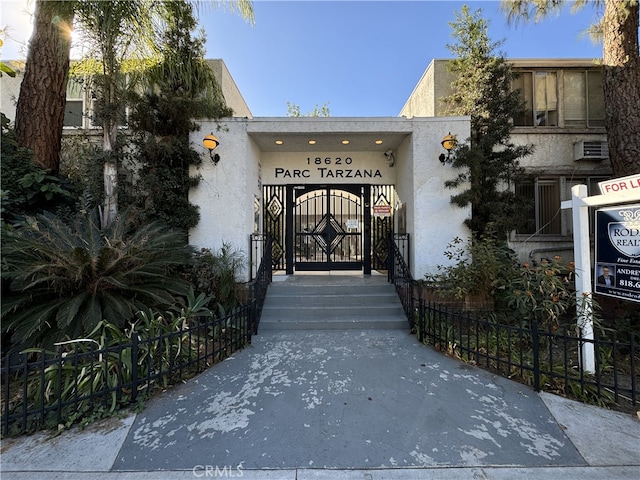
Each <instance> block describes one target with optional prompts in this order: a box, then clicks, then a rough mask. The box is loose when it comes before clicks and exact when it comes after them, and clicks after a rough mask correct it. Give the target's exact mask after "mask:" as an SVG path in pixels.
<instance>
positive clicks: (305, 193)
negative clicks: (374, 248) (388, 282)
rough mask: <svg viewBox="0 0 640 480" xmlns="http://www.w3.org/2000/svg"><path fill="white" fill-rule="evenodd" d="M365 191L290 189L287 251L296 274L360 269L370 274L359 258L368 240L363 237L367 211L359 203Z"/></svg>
mask: <svg viewBox="0 0 640 480" xmlns="http://www.w3.org/2000/svg"><path fill="white" fill-rule="evenodd" d="M365 190H366V192H365ZM368 190H369V186H368V185H367V186H345V187H338V188H334V187H320V188H318V187H314V186H305V187H297V188H294V190H293V192H294V195H293V197H294V198H293V200H294V209H293V218H292V220H293V230H292V231H293V242H292V243H293V245H292V247H293V248H292V249H289V248H287V250H288V251H290V252H291V253H292V257H293V263H294V265H295V269H296V270H298V271H308V270H362V269H363V267H364V268H365V270H368V271H369V272H370V271H371V265H370V261H368V260H369V258H370V257H369V256H368V255H367V256H365V255H363V252H365V251H369V250H370V246H368V245H365V244H364V241H366V240H367V239H370V236H369V235H363V233H365V231H368V230H369V228H368V225H369V224H370V220H369V218H368V217H369V216H370V210H369V209H365V208H364V202H363V199H364V198H368V196H369V195H368V194H367V193H368ZM367 243H368V242H367ZM287 246H289V244H288V245H287ZM365 263H367V264H368V265H365Z"/></svg>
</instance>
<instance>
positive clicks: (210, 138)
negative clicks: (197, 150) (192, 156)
mask: <svg viewBox="0 0 640 480" xmlns="http://www.w3.org/2000/svg"><path fill="white" fill-rule="evenodd" d="M202 144H203V145H204V148H206V149H207V150H209V157H210V158H211V163H213V164H214V165H217V164H218V162H219V161H220V155H218V154H217V153H213V151H214V150H215V149H216V148H217V147H218V145H220V140H218V137H216V136H215V135H214V134H213V133H210V134H208V135H205V136H204V138H203V139H202Z"/></svg>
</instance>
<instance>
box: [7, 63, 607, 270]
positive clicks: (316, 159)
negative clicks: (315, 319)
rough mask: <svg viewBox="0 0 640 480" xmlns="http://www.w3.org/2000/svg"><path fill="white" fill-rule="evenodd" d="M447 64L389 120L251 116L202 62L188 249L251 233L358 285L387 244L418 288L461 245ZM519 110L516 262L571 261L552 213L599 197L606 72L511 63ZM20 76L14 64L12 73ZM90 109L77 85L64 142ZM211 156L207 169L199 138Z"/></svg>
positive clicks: (282, 266) (466, 122)
mask: <svg viewBox="0 0 640 480" xmlns="http://www.w3.org/2000/svg"><path fill="white" fill-rule="evenodd" d="M446 63H447V60H433V61H432V62H431V63H430V64H429V65H428V66H427V68H426V70H425V72H424V74H423V76H422V78H421V79H419V80H418V82H417V84H416V87H415V89H414V91H413V93H412V94H411V95H410V97H409V98H408V99H407V101H406V103H405V105H404V107H402V108H401V109H400V110H399V116H398V117H379V118H378V117H375V118H341V117H302V118H291V117H285V118H254V117H253V115H252V114H251V111H250V108H249V106H248V105H247V104H246V102H245V101H244V99H243V97H242V94H241V92H240V91H239V90H238V88H237V86H236V84H235V82H234V80H233V78H232V76H231V74H230V73H229V71H228V69H227V67H226V66H225V64H224V62H223V61H222V60H210V61H209V64H210V66H211V68H212V70H213V71H214V73H215V75H216V78H217V80H218V83H219V85H220V87H221V90H222V92H223V95H224V97H225V99H226V101H227V104H228V105H229V107H231V108H232V109H233V111H234V116H233V117H231V118H224V119H221V120H220V121H219V122H213V121H211V122H206V121H205V122H202V123H201V129H200V131H198V132H196V133H193V134H192V136H191V141H192V144H193V146H194V148H195V149H197V150H199V151H200V152H201V154H202V156H203V158H205V161H204V163H203V165H202V167H201V168H200V171H199V173H200V174H201V176H202V181H201V183H200V185H199V186H198V187H197V188H196V189H193V190H192V192H191V193H190V199H191V201H192V202H193V203H195V204H196V205H198V206H199V207H200V213H201V221H200V224H199V225H198V226H197V227H196V228H194V229H193V230H192V231H191V232H190V241H191V243H192V244H194V245H195V246H197V247H207V248H211V249H212V250H214V251H216V250H217V249H219V248H220V247H221V246H222V245H223V244H225V243H228V244H232V245H233V246H235V247H236V248H240V249H242V250H245V251H246V250H248V249H249V248H250V246H249V238H250V235H252V234H256V233H258V234H270V235H272V237H273V238H274V269H276V270H281V271H284V272H287V273H295V272H296V271H303V270H334V269H353V270H361V271H362V272H363V273H365V274H368V273H369V272H371V271H375V270H383V269H385V267H386V254H387V249H386V246H387V239H388V236H389V235H390V234H398V235H405V238H406V234H408V238H409V239H410V249H409V252H410V253H409V255H408V258H407V260H408V263H409V265H410V268H411V271H412V273H413V275H414V277H415V278H422V277H423V276H424V275H425V274H426V273H434V272H435V270H436V269H437V266H438V265H443V264H446V263H447V259H446V258H445V257H444V254H443V252H444V250H445V248H446V247H447V245H448V244H449V243H450V242H451V241H452V240H453V239H454V238H455V237H460V238H463V239H465V238H467V237H468V235H469V231H468V229H467V228H466V227H465V226H464V224H463V222H464V220H465V219H466V218H468V217H469V216H470V209H460V208H458V207H454V206H452V205H450V198H451V195H452V194H454V193H455V192H454V191H452V190H449V189H445V187H444V183H445V181H446V180H448V179H452V178H453V177H454V172H453V171H452V170H451V169H450V168H449V167H445V166H443V165H442V164H441V163H440V161H439V160H438V157H439V156H440V155H441V154H442V153H445V152H444V150H443V147H442V145H441V141H442V139H443V137H444V136H446V135H448V134H450V133H451V134H453V135H455V136H456V137H457V139H458V140H459V141H465V140H466V139H467V138H468V137H469V135H470V119H469V118H468V117H447V116H444V115H445V112H444V111H443V106H442V104H441V103H440V102H439V99H441V98H442V97H444V96H447V95H449V94H450V84H451V77H450V74H449V72H448V71H447V69H446ZM511 63H512V64H513V67H514V69H515V70H516V71H517V72H518V73H519V74H520V76H519V77H518V81H517V82H518V83H517V84H516V85H514V88H518V89H519V90H520V91H521V92H522V94H523V97H524V100H525V102H526V104H527V113H526V115H524V116H523V118H518V119H514V129H513V132H512V140H513V142H514V143H515V144H533V145H534V146H535V152H534V154H533V155H532V156H530V157H527V158H526V159H525V160H524V161H523V166H524V167H525V168H526V170H527V172H528V173H530V174H531V176H530V178H528V179H525V180H523V181H522V182H521V183H519V184H517V185H513V186H511V188H515V189H516V191H517V192H518V193H519V194H520V195H524V196H528V197H530V198H532V199H533V200H534V204H535V208H534V209H532V211H531V212H530V216H531V226H530V227H527V229H523V231H519V232H513V234H512V236H511V246H512V247H513V248H514V249H515V250H516V252H517V253H518V255H519V257H520V258H521V259H522V260H525V259H532V260H539V259H540V258H542V257H544V256H550V255H555V254H560V255H562V256H564V257H565V258H570V257H571V255H572V252H571V248H572V235H573V232H572V231H571V221H570V217H569V213H568V212H566V211H562V210H561V209H560V203H561V202H562V201H563V200H567V199H568V198H569V197H570V189H571V187H572V186H573V185H575V184H586V185H588V186H589V187H590V188H593V189H595V188H596V185H597V182H598V181H601V180H604V179H607V178H609V177H610V175H611V168H610V164H609V161H608V152H607V148H606V147H607V144H606V133H605V130H604V95H603V92H602V72H601V70H600V68H599V67H598V66H597V65H596V64H595V63H594V61H593V60H591V59H563V60H553V59H538V60H511ZM13 66H14V67H15V68H16V70H18V73H20V65H19V64H15V65H13ZM0 82H1V84H2V89H1V95H0V102H1V104H0V109H1V110H2V112H3V113H5V115H7V116H8V117H9V118H10V119H13V118H14V117H15V100H16V99H17V96H18V91H19V82H20V76H18V77H17V78H15V79H12V78H10V77H7V76H4V77H2V78H1V80H0ZM91 108H92V106H91V98H90V95H89V94H88V92H85V91H84V90H83V89H82V88H78V85H76V84H74V83H73V82H71V83H70V85H69V88H68V92H67V115H66V117H65V125H66V127H65V128H67V129H68V132H69V133H70V134H71V133H73V132H76V131H78V130H79V129H81V130H83V131H85V132H86V131H89V132H90V131H91V130H92V129H93V128H95V126H94V125H92V124H91V120H90V118H91V115H90V114H91ZM210 133H211V134H213V135H215V136H216V137H217V138H218V141H219V146H218V147H217V148H216V149H215V151H213V152H211V154H212V155H217V156H218V158H219V161H218V162H217V163H216V164H214V162H213V161H211V162H210V161H209V160H208V159H209V157H210V152H209V151H208V150H207V149H206V148H205V147H204V146H203V143H202V140H203V137H204V136H205V135H206V134H210Z"/></svg>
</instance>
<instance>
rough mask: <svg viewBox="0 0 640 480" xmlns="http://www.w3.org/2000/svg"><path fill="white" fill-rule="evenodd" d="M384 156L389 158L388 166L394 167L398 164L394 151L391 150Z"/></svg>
mask: <svg viewBox="0 0 640 480" xmlns="http://www.w3.org/2000/svg"><path fill="white" fill-rule="evenodd" d="M384 156H385V157H387V164H389V166H390V167H393V166H394V165H395V164H396V157H394V156H393V150H391V149H389V150H387V151H386V152H384Z"/></svg>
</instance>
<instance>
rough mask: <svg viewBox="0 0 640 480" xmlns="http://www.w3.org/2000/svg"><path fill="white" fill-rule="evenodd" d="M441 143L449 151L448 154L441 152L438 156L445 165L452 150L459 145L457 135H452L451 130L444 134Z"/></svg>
mask: <svg viewBox="0 0 640 480" xmlns="http://www.w3.org/2000/svg"><path fill="white" fill-rule="evenodd" d="M440 144H441V145H442V148H444V149H445V150H446V151H447V155H446V156H445V154H444V153H441V154H440V156H439V157H438V159H439V160H440V163H442V164H443V165H444V164H445V163H446V161H447V160H449V157H451V150H453V149H454V148H456V147H457V146H458V139H457V138H456V136H455V135H452V134H451V132H449V133H448V134H447V135H445V136H444V138H443V139H442V141H441V142H440Z"/></svg>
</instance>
